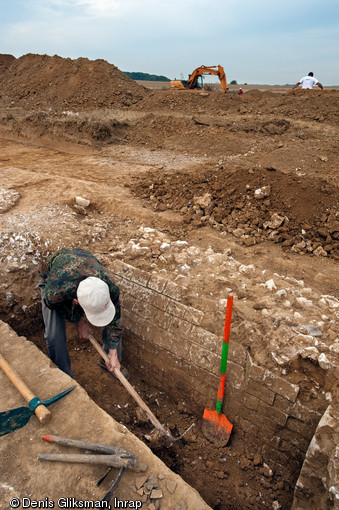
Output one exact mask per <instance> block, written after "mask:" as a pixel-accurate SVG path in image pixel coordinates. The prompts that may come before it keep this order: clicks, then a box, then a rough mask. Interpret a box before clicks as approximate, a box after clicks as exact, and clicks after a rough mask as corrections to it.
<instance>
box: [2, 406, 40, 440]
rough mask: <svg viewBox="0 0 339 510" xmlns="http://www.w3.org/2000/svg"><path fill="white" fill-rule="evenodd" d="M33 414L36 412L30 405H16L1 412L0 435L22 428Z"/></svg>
mask: <svg viewBox="0 0 339 510" xmlns="http://www.w3.org/2000/svg"><path fill="white" fill-rule="evenodd" d="M33 414H34V412H33V411H31V410H30V409H29V407H16V408H15V409H12V410H10V411H4V412H2V413H0V436H5V435H6V434H9V433H10V432H13V431H14V430H17V429H21V427H24V426H25V425H26V424H27V423H28V422H29V420H30V418H31V416H32V415H33Z"/></svg>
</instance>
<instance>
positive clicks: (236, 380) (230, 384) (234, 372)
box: [218, 361, 245, 393]
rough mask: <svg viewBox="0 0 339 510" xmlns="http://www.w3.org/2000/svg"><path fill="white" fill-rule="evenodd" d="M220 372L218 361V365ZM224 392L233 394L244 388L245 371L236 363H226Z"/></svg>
mask: <svg viewBox="0 0 339 510" xmlns="http://www.w3.org/2000/svg"><path fill="white" fill-rule="evenodd" d="M218 369H219V370H220V361H219V364H218ZM225 386H226V390H225V391H227V392H232V393H233V392H234V391H235V390H240V389H242V388H244V386H245V370H244V368H243V367H242V366H241V365H238V363H232V361H228V362H227V373H226V384H225Z"/></svg>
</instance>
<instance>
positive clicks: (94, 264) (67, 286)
mask: <svg viewBox="0 0 339 510" xmlns="http://www.w3.org/2000/svg"><path fill="white" fill-rule="evenodd" d="M39 274H40V277H41V281H42V282H43V283H44V284H45V303H46V305H47V306H48V308H51V309H52V310H58V312H59V313H61V314H62V315H64V316H65V318H66V320H68V321H70V322H79V320H80V319H81V318H82V317H83V315H84V311H83V309H82V308H81V306H80V305H76V304H75V303H74V301H73V300H74V298H75V299H76V298H77V288H78V285H79V283H80V282H81V280H84V279H85V278H87V277H88V276H96V277H97V278H100V279H101V280H103V281H104V282H105V283H107V285H108V287H109V290H110V295H111V300H112V302H113V304H114V306H115V309H116V313H115V316H114V318H113V320H112V322H111V323H110V324H108V325H107V326H105V338H106V341H107V344H108V347H109V348H110V349H115V348H116V347H117V345H118V342H119V337H120V335H121V334H122V332H123V329H122V327H121V312H120V302H119V287H118V286H117V285H116V284H115V283H114V282H113V281H112V277H111V274H110V272H109V271H108V269H106V268H105V267H104V266H103V265H102V264H101V262H99V261H98V260H97V259H96V258H95V257H94V256H93V255H92V254H91V253H89V252H88V251H86V250H82V249H81V248H63V249H61V250H60V251H58V252H57V253H55V254H54V255H52V256H51V257H50V258H49V260H47V261H46V262H45V263H43V264H41V266H40V268H39Z"/></svg>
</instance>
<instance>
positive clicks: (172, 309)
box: [166, 300, 187, 319]
mask: <svg viewBox="0 0 339 510" xmlns="http://www.w3.org/2000/svg"><path fill="white" fill-rule="evenodd" d="M186 310H187V306H185V305H183V304H181V303H178V302H177V301H173V300H170V301H169V303H168V307H167V309H166V312H167V313H169V314H171V315H174V317H179V319H183V318H184V317H185V314H186Z"/></svg>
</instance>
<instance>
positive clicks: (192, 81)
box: [169, 66, 228, 94]
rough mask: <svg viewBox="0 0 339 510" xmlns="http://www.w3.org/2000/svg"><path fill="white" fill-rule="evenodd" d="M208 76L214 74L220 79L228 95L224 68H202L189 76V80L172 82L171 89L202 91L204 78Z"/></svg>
mask: <svg viewBox="0 0 339 510" xmlns="http://www.w3.org/2000/svg"><path fill="white" fill-rule="evenodd" d="M206 74H212V75H215V76H218V77H219V80H220V84H221V88H222V90H223V92H224V94H226V92H227V91H228V85H227V80H226V74H225V71H224V68H223V67H222V66H200V67H197V68H196V69H194V71H193V73H192V74H190V75H189V78H188V80H172V81H171V82H170V85H169V86H170V89H176V90H185V89H201V88H202V77H203V75H206Z"/></svg>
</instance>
